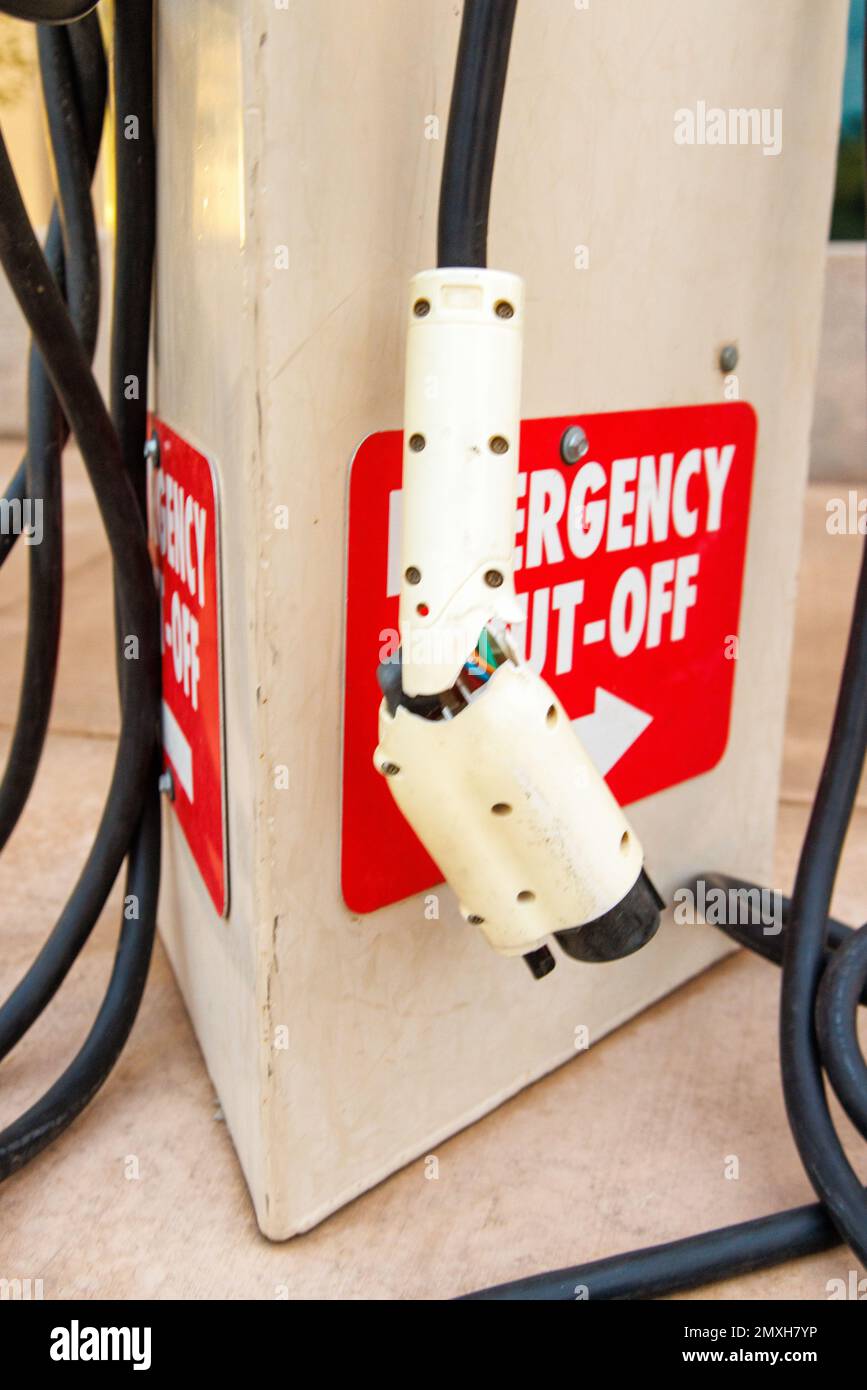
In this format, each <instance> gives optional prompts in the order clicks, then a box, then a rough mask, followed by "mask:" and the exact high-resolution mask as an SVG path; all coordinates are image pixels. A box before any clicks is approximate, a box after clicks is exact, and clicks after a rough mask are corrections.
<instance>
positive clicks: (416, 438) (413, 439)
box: [409, 434, 425, 454]
mask: <svg viewBox="0 0 867 1390" xmlns="http://www.w3.org/2000/svg"><path fill="white" fill-rule="evenodd" d="M424 446H425V437H424V435H423V434H411V435H410V437H409V447H410V448H411V449H412V452H413V453H414V454H420V453H421V451H422V449H423V448H424Z"/></svg>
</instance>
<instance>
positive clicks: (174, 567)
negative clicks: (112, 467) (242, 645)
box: [148, 418, 228, 916]
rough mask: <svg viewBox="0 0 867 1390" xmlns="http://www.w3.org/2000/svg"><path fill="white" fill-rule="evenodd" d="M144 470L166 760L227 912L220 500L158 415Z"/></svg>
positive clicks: (204, 464)
mask: <svg viewBox="0 0 867 1390" xmlns="http://www.w3.org/2000/svg"><path fill="white" fill-rule="evenodd" d="M151 429H152V432H153V434H154V435H155V436H156V439H157V441H158V443H159V453H158V455H156V456H155V457H152V458H151V460H150V465H149V474H148V512H149V518H148V521H149V530H150V542H151V555H152V558H153V562H154V567H155V569H156V571H157V574H158V576H159V588H160V600H161V602H160V642H161V647H162V670H163V702H162V737H163V761H164V765H165V767H166V769H167V770H168V771H169V772H170V773H171V776H172V787H173V798H172V799H173V807H174V811H175V814H176V815H177V818H178V820H179V821H180V824H181V828H182V830H183V832H184V836H185V838H186V841H187V844H188V845H189V847H190V850H191V851H192V855H193V858H194V859H195V861H196V863H197V865H198V867H199V871H200V873H201V875H202V878H203V879H204V882H205V886H206V888H207V890H208V892H209V894H210V896H211V899H212V901H213V903H214V906H215V908H216V909H217V911H218V912H219V913H220V915H221V916H225V914H226V912H227V910H228V873H227V867H226V776H225V758H224V739H223V682H222V629H221V619H220V572H219V546H220V536H219V505H218V495H217V480H216V474H215V472H214V469H213V467H212V465H211V462H210V460H209V459H207V458H206V457H205V455H204V454H201V453H199V451H198V450H197V449H194V448H193V446H192V445H191V444H188V443H187V441H186V440H185V439H182V438H181V436H180V435H179V434H176V433H175V431H174V430H173V429H170V427H169V426H168V425H166V424H164V423H163V421H161V420H157V419H153V418H152V420H151Z"/></svg>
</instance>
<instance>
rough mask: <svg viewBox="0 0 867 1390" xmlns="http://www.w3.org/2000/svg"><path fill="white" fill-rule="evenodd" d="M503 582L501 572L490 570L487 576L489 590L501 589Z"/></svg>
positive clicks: (486, 581)
mask: <svg viewBox="0 0 867 1390" xmlns="http://www.w3.org/2000/svg"><path fill="white" fill-rule="evenodd" d="M502 582H503V576H502V575H501V574H500V571H499V570H488V571H487V572H486V574H485V583H486V584H487V586H488V588H489V589H499V587H500V585H501V584H502Z"/></svg>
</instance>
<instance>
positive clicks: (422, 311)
mask: <svg viewBox="0 0 867 1390" xmlns="http://www.w3.org/2000/svg"><path fill="white" fill-rule="evenodd" d="M412 312H413V313H414V314H415V316H416V318H417V319H423V318H427V316H428V314H429V313H430V300H429V299H417V300H416V301H415V304H413V306H412Z"/></svg>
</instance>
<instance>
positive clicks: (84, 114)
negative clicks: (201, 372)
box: [0, 15, 106, 850]
mask: <svg viewBox="0 0 867 1390" xmlns="http://www.w3.org/2000/svg"><path fill="white" fill-rule="evenodd" d="M76 30H79V31H80V32H79V33H78V34H77V35H76V44H75V47H73V42H72V34H70V33H69V32H68V31H66V30H64V29H55V28H51V29H47V28H42V27H41V26H40V28H39V31H38V47H39V64H40V69H41V72H42V79H43V91H44V94H45V111H46V116H47V121H48V129H49V134H50V138H51V149H52V155H53V161H54V169H55V181H56V183H57V187H58V192H59V202H58V205H57V207H56V208H55V210H54V212H53V214H52V219H51V223H50V225H49V231H48V239H47V243H46V260H47V262H48V264H49V267H50V268H51V269H52V271H53V272H54V274H55V277H56V278H57V279H58V283H59V284H62V285H63V287H64V288H65V291H66V298H67V302H68V304H69V313H70V317H71V319H72V322H73V324H74V325H75V328H76V331H77V333H78V335H79V337H80V338H81V340H82V343H83V344H84V347H85V350H86V352H87V356H88V360H90V361H92V359H93V352H94V348H95V346H96V334H97V329H98V326H99V250H98V247H97V239H96V223H95V220H94V216H93V206H92V203H91V199H90V183H91V180H92V178H93V171H94V168H95V167H96V159H97V155H98V153H99V142H100V137H101V135H102V121H103V112H104V110H105V98H106V73H105V56H104V53H103V49H102V39H101V37H100V33H99V22H98V20H97V19H96V17H95V16H93V15H91V16H89V17H88V18H87V19H85V20H84V21H82V23H81V24H80V25H77V26H76ZM76 54H77V58H78V62H80V63H81V65H82V66H81V68H79V67H78V63H77V61H76ZM61 225H62V232H61ZM64 242H65V243H66V247H68V255H67V253H66V250H65V249H64ZM27 433H28V439H27V453H26V456H25V460H24V479H23V481H24V494H23V495H24V497H26V498H27V499H28V500H29V502H30V505H31V507H36V506H38V507H39V508H40V509H41V513H42V518H43V522H42V527H43V534H42V537H41V540H40V542H39V544H35V545H31V546H30V547H29V548H28V562H29V566H28V567H29V589H28V621H27V642H26V650H25V658H24V671H23V676H22V682H21V695H20V698H19V703H18V712H17V716H16V720H15V728H14V732H13V735H12V740H11V744H10V749H9V754H8V758H7V763H6V768H5V771H4V774H3V778H2V780H0V850H2V848H3V846H4V845H5V844H6V841H7V840H8V839H9V836H10V835H11V834H12V831H13V830H14V829H15V826H16V825H17V823H18V819H19V817H20V815H21V813H22V811H23V810H24V806H25V804H26V802H27V798H28V796H29V795H30V790H31V787H32V786H33V781H34V778H35V776H36V772H37V769H38V767H39V760H40V758H41V756H42V749H43V745H44V743H45V735H46V732H47V729H48V720H49V717H50V714H51V705H52V700H53V696H54V680H55V673H56V670H57V657H58V649H59V645H60V613H61V607H62V603H63V491H62V487H61V481H60V458H61V454H62V452H63V446H64V444H65V443H66V438H67V434H68V431H67V428H66V422H65V419H64V416H63V412H62V411H61V409H60V406H59V405H58V402H57V397H56V396H55V393H54V388H53V386H52V385H51V381H50V378H49V376H48V373H47V372H46V370H45V365H44V363H43V361H42V358H41V356H40V354H39V352H38V351H37V349H36V348H35V347H31V349H30V355H29V365H28V422H27ZM22 500H23V498H22ZM9 533H10V535H11V536H13V537H14V536H15V535H16V534H18V531H17V529H16V528H15V527H10V528H9Z"/></svg>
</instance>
